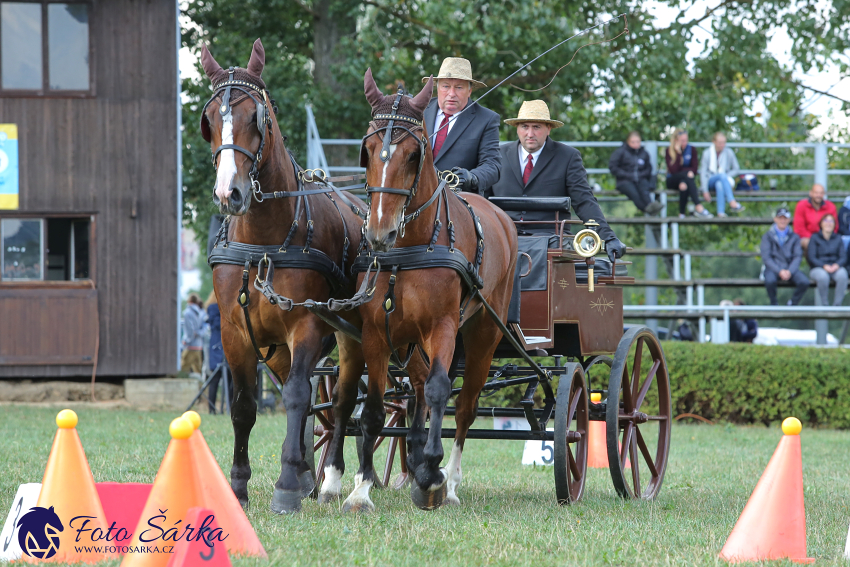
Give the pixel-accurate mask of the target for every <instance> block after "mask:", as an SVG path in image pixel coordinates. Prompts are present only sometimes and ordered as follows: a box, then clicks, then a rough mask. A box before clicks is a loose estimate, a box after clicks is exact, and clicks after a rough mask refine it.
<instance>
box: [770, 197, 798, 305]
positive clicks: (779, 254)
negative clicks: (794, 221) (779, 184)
mask: <svg viewBox="0 0 850 567" xmlns="http://www.w3.org/2000/svg"><path fill="white" fill-rule="evenodd" d="M790 222H791V212H790V211H789V210H788V209H786V208H785V207H780V208H779V209H778V210H777V211H776V215H775V216H774V217H773V226H771V227H770V230H768V231H767V232H766V233H765V235H764V236H762V238H761V260H762V263H764V286H765V287H766V288H767V296H768V298H769V299H770V304H771V305H778V302H777V299H776V288H777V286H778V284H779V282H780V281H783V282H787V281H790V282H792V283H793V284H794V286H795V289H794V295H792V296H791V299H790V300H789V301H788V305H798V304H799V303H800V300H801V299H802V298H803V295H804V294H805V293H806V290H807V289H809V278H808V276H806V274H804V273H803V272H801V271H800V263H801V262H802V261H803V247H802V245H801V244H800V237H799V236H798V235H797V233H795V232H794V231H793V230H791V227H790V226H788V225H789V223H790Z"/></svg>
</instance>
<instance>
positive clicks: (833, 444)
mask: <svg viewBox="0 0 850 567" xmlns="http://www.w3.org/2000/svg"><path fill="white" fill-rule="evenodd" d="M56 412H57V409H46V408H34V407H20V406H4V407H2V408H0V455H2V459H0V508H1V509H2V514H3V516H4V517H5V514H6V513H7V511H8V509H9V507H10V505H11V501H12V498H13V496H14V493H15V491H16V489H17V487H18V485H19V484H21V483H24V482H40V480H41V477H42V474H43V471H44V465H45V463H46V460H47V455H48V452H49V450H50V444H51V441H52V438H53V433H54V431H55V425H54V421H53V418H54V417H55V414H56ZM77 412H78V414H79V416H80V423H79V425H78V427H77V428H78V430H79V433H80V437H81V438H82V441H83V446H84V447H85V450H86V454H87V455H88V459H89V463H90V465H91V468H92V472H93V473H94V476H95V479H96V480H97V481H118V482H152V481H153V478H154V475H155V473H156V470H157V468H158V467H159V463H160V460H161V459H162V455H163V453H164V451H165V447H166V445H167V444H168V440H169V437H168V432H167V430H168V423H169V421H170V420H171V419H172V418H173V417H174V414H170V413H153V412H152V413H144V412H136V411H129V410H111V411H107V410H98V409H86V408H80V409H78V410H77ZM284 425H285V417H283V416H280V415H275V416H259V417H258V419H257V425H256V427H255V429H254V434H253V436H252V438H251V441H252V445H251V455H252V463H253V467H254V477H253V478H252V479H251V482H250V485H249V487H250V496H251V503H252V505H251V508H250V510H249V511H248V517H249V519H250V520H251V522H252V523H253V525H254V527H255V529H256V530H257V533H258V535H259V537H260V540H261V541H262V542H263V545H264V546H265V547H266V550H267V551H268V553H269V557H270V560H271V561H270V562H266V561H263V560H257V559H234V561H233V563H234V565H237V566H248V565H268V564H269V563H270V564H272V565H393V566H402V565H416V566H419V565H455V566H456V565H481V564H488V565H506V566H507V565H511V566H513V565H530V564H535V565H725V563H723V562H722V561H720V560H718V559H717V558H716V555H717V552H718V551H719V550H720V548H721V547H722V546H723V543H724V542H725V540H726V537H727V536H728V535H729V532H730V531H731V529H732V527H733V525H734V524H735V521H736V520H737V518H738V515H739V514H740V512H741V510H742V509H743V507H744V504H745V503H746V501H747V498H748V497H749V495H750V493H751V492H752V489H753V488H754V486H755V484H756V482H757V481H758V478H759V476H760V475H761V473H762V471H763V470H764V467H765V466H766V464H767V462H768V460H769V459H770V456H771V455H772V454H773V451H774V449H775V448H776V445H777V443H778V441H779V438H780V436H781V432H780V430H779V427H778V426H777V427H772V428H770V429H765V428H760V427H735V426H731V425H725V426H724V425H717V426H708V425H675V426H674V428H673V443H672V449H671V461H670V466H669V468H668V470H667V475H666V477H665V481H664V486H663V488H662V491H661V494H660V496H659V497H658V499H657V500H655V501H654V502H635V501H630V502H628V501H623V500H621V499H619V498H618V497H617V496H616V495H615V493H614V490H613V488H612V486H611V480H610V478H609V475H608V472H607V471H606V470H591V471H590V473H589V480H588V486H587V490H586V493H585V496H584V500H583V501H582V502H580V503H578V504H577V505H574V506H571V507H561V506H558V505H557V504H556V503H555V495H554V485H553V480H552V471H551V469H550V468H543V467H523V466H521V465H520V457H521V455H522V445H523V444H522V442H517V441H479V440H471V441H469V443H468V444H467V450H466V453H465V456H464V463H463V465H464V467H463V469H464V480H463V485H462V486H461V490H460V491H459V496H460V498H461V506H460V507H458V508H446V509H441V510H438V511H435V512H422V511H420V510H417V509H415V508H414V507H413V505H412V504H411V502H410V499H409V495H408V492H407V491H400V492H394V491H389V490H385V491H381V492H376V491H373V493H372V494H373V501H374V502H375V505H376V506H377V512H376V513H374V514H372V515H370V516H365V517H357V516H349V515H343V514H342V513H341V511H340V509H339V508H338V507H336V506H334V507H320V506H319V505H318V504H316V503H315V502H314V501H305V503H304V509H303V511H302V512H301V513H300V514H298V515H296V516H294V517H280V516H276V515H274V514H272V513H271V512H269V509H268V505H269V501H270V498H271V493H272V485H273V483H274V481H275V480H276V479H277V476H278V474H279V468H280V465H279V457H280V443H281V442H282V440H283V432H284ZM477 425H479V426H489V425H490V422H489V420H484V419H482V420H481V421H480V422H479V423H478V424H477ZM202 427H203V431H204V435H205V437H206V439H207V440H208V442H209V444H210V447H211V449H212V451H213V453H214V454H215V456H216V458H217V459H218V462H219V463H220V464H221V465H223V468H225V469H226V470H229V468H230V459H231V454H232V432H231V427H230V422H229V420H228V419H226V418H223V417H220V416H209V417H208V416H204V423H203V426H202ZM802 443H803V474H804V483H805V498H806V512H807V518H806V519H807V526H808V552H809V556H810V557H816V558H817V559H818V562H817V564H818V565H845V564H846V563H845V561H844V560H843V559H841V555H842V553H843V549H844V543H845V538H846V535H847V528H848V522H850V510H848V503H850V497H848V495H850V473H848V465H847V455H848V454H850V432H846V431H830V430H812V429H804V430H803V434H802ZM446 447H447V448H448V443H447V445H446ZM348 449H349V456H348V458H347V463H348V470H347V472H346V476H345V478H344V483H345V484H344V486H345V489H346V490H350V489H351V488H352V476H353V473H354V471H356V466H357V465H356V457H355V456H354V443H353V442H351V443H348ZM381 456H383V453H382V452H381ZM784 563H786V562H779V563H775V564H779V565H781V564H784ZM105 564H108V565H117V564H118V562H117V561H113V562H111V563H105ZM787 564H788V565H791V563H787Z"/></svg>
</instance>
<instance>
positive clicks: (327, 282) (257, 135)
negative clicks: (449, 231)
mask: <svg viewBox="0 0 850 567" xmlns="http://www.w3.org/2000/svg"><path fill="white" fill-rule="evenodd" d="M201 62H202V65H203V68H204V71H205V72H206V74H207V77H209V79H210V81H211V82H212V85H213V91H214V92H213V96H212V98H211V99H210V101H209V102H208V103H207V105H206V106H205V108H204V111H203V114H202V117H201V130H202V133H203V135H204V138H205V139H206V141H208V142H210V144H211V149H212V154H213V164H214V166H215V167H216V170H217V173H216V184H215V191H214V196H213V202H214V203H215V205H217V206H218V207H219V210H220V211H221V213H222V214H228V215H230V216H229V217H228V218H227V219H226V221H225V223H224V225H223V227H222V230H221V231H220V233H219V237H218V238H217V240H216V245H215V248H214V249H213V251H212V253H211V255H210V265H211V266H212V267H213V283H214V286H215V294H216V298H217V299H218V303H219V306H220V308H221V338H222V345H223V347H224V354H225V356H226V358H227V361H228V363H229V364H230V368H231V370H232V375H233V396H234V400H233V405H232V411H231V420H232V422H233V433H234V449H233V467H232V468H231V471H230V482H231V487H232V488H233V492H234V493H235V495H236V497H237V498H238V500H239V502H240V504H242V506H243V507H246V506H247V505H248V500H249V499H248V480H249V479H250V477H251V465H250V461H249V458H248V440H249V437H250V435H251V429H252V427H253V425H254V422H255V421H256V415H257V401H256V400H255V395H254V391H255V388H256V380H257V363H258V361H259V362H263V361H264V360H265V361H266V363H267V364H268V366H269V367H270V368H271V369H272V371H273V372H275V373H276V374H277V376H279V377H281V378H282V380H283V381H284V384H283V403H284V407H285V409H286V416H287V419H286V438H285V441H284V443H283V447H282V449H281V456H280V462H281V471H280V477H279V478H278V480H277V482H275V485H274V493H273V497H272V502H271V509H272V511H273V512H275V513H278V514H283V513H289V512H296V511H298V510H300V508H301V499H302V498H303V497H305V496H307V495H308V494H310V492H312V490H313V488H314V487H315V481H314V480H313V475H312V472H311V470H310V466H309V465H308V463H307V462H306V460H305V446H304V442H303V431H304V427H305V423H306V420H307V416H308V413H309V410H310V408H311V404H312V400H311V399H310V397H311V396H310V395H311V387H310V376H311V373H312V370H313V368H314V367H315V366H316V363H317V362H318V361H319V359H320V357H321V356H323V355H324V354H326V351H328V350H330V348H332V346H333V341H332V340H328V339H329V338H330V339H332V336H331V335H332V333H333V331H334V329H333V328H332V327H330V326H329V325H327V324H326V323H324V322H323V321H322V320H320V319H319V318H318V317H316V316H315V315H313V314H311V313H310V312H309V311H307V310H306V309H305V308H304V307H301V306H298V305H297V304H299V303H303V302H305V301H307V300H308V299H312V300H316V301H327V300H328V299H329V298H332V297H345V298H347V297H350V296H351V295H352V294H353V293H354V285H353V282H352V281H349V278H346V277H345V274H347V273H349V268H350V264H351V259H352V257H353V256H354V249H353V248H354V246H356V244H357V243H358V242H359V241H360V236H361V235H360V229H361V226H362V221H361V220H360V218H359V217H358V216H357V214H355V212H353V209H357V208H358V207H357V205H358V204H359V205H360V206H363V203H362V202H360V201H358V200H357V199H356V198H355V197H353V196H351V195H342V194H341V193H340V192H339V191H336V190H334V191H332V190H330V189H329V188H328V186H327V185H317V184H314V183H310V182H309V181H311V179H312V174H310V173H309V172H307V173H306V174H305V172H304V171H302V170H301V169H300V168H299V167H298V165H297V164H296V163H295V160H294V158H293V157H292V156H291V154H290V153H289V152H288V150H287V149H286V147H285V145H284V140H285V139H284V138H283V136H282V135H281V131H280V127H279V125H278V122H277V119H276V118H275V115H274V112H270V108H271V109H273V108H274V103H273V101H271V99H270V97H269V94H268V91H267V90H266V86H265V83H264V82H263V80H262V72H263V67H264V65H265V51H264V49H263V46H262V43H261V42H260V40H259V39H258V40H257V41H256V42H255V43H254V47H253V50H252V53H251V58H250V61H249V63H248V66H247V67H246V68H244V69H243V68H238V67H231V68H229V69H227V70H225V69H222V67H221V66H220V65H219V64H218V63H217V62H216V61H215V59H214V58H213V57H212V55H211V54H210V52H209V50H208V49H207V48H206V46H204V47H203V49H202V55H201ZM252 200H254V201H257V203H256V204H252ZM339 201H342V202H339ZM275 268H278V269H275ZM249 282H253V284H254V288H255V290H260V291H262V293H257V292H256V291H255V292H254V293H251V289H249ZM343 315H344V316H345V317H347V318H348V319H349V320H350V321H351V322H352V324H354V325H356V326H359V321H358V320H357V317H358V316H357V313H356V312H351V313H348V314H343ZM337 340H338V341H339V346H340V351H341V353H342V355H343V356H344V361H343V362H342V365H341V370H340V372H341V375H342V376H345V377H346V381H347V382H351V381H353V380H356V379H359V378H360V376H361V375H362V372H363V358H362V354H360V353H361V350H360V345H359V344H357V342H356V341H354V340H353V339H351V338H349V337H347V336H345V335H343V334H341V333H338V336H337ZM323 346H324V349H323ZM260 349H268V350H267V351H266V354H265V355H264V356H263V355H262V353H261V351H260ZM323 350H324V351H325V352H323Z"/></svg>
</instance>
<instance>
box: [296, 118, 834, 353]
mask: <svg viewBox="0 0 850 567" xmlns="http://www.w3.org/2000/svg"><path fill="white" fill-rule="evenodd" d="M306 111H307V167H308V168H321V169H323V170H324V171H325V172H327V173H328V174H329V175H333V174H335V173H342V172H363V171H364V169H363V168H361V167H355V166H348V165H337V166H335V165H329V164H328V160H327V158H326V156H325V151H324V147H325V146H359V145H360V143H361V140H360V139H359V138H356V139H325V138H322V137H321V136H320V135H319V130H318V128H317V126H316V120H315V117H314V116H313V111H312V108H311V106H310V105H307V106H306ZM503 143H505V142H503ZM564 143H566V144H568V145H570V146H573V147H577V148H612V150H613V149H614V148H618V147H619V146H620V145H622V142H614V141H612V142H589V141H567V142H564ZM691 144H692V145H693V146H695V147H697V148H705V147H708V146H709V145H710V142H691ZM643 145H644V147H645V149H646V150H647V152H648V153H649V156H650V160H651V162H652V166H653V170H654V171H657V172H659V174H663V173H664V171H663V169H662V170H659V168H658V157H659V150H661V149H663V148H666V147H667V146H668V143H667V142H658V141H652V140H647V141H644V142H643ZM727 145H728V146H729V147H730V148H733V149H735V148H761V149H785V150H792V149H793V150H795V151H800V150H803V151H813V152H814V161H813V165H814V167H813V168H812V169H747V168H744V169H742V171H741V172H742V173H753V174H755V175H769V176H812V178H813V182H814V183H820V184H821V185H823V186H824V187H826V188H827V189H828V188H829V177H830V176H848V175H850V169H830V167H829V159H828V158H829V150H830V149H833V150H834V149H850V144H827V143H816V142H794V143H750V142H730V143H728V144H727ZM587 172H588V174H589V175H609V174H610V173H609V171H608V169H607V168H587ZM671 194H672V192H671ZM659 195H660V199H661V201H662V203H664V204H665V205H666V204H667V195H668V192H667V191H662V192H660V193H659ZM804 195H805V194H804V193H802V192H799V191H796V192H789V191H760V192H758V193H756V194H747V195H736V198H738V199H739V200H741V201H762V202H781V201H786V200H788V199H791V198H801V197H802V196H804ZM844 196H845V195H843V194H842V195H840V196H839V195H834V194H830V198H831V199H833V200H834V199H835V198H836V197H841V198H843V197H844ZM597 198H598V199H599V200H600V201H601V202H611V201H624V200H626V197H624V196H620V195H619V194H618V193H615V192H611V191H604V192H599V193H597ZM665 210H666V207H665ZM607 220H608V222H609V224H621V225H627V224H639V225H643V226H644V235H645V239H646V247H645V248H642V249H636V250H634V251H632V252H631V253H632V254H633V255H636V256H642V257H644V258H645V269H644V279H642V280H638V281H637V282H636V283H637V285H640V286H643V287H644V288H645V304H644V305H626V306H625V311H626V317H627V318H630V319H645V320H646V322H647V324H648V325H649V326H650V327H653V328H656V329H657V327H658V320H659V319H668V320H669V319H682V318H684V319H695V320H697V321H698V325H699V337H698V339H699V340H700V342H703V341H705V340H706V327H707V323H708V326H709V327H710V329H711V330H712V331H713V332H712V333H711V335H710V336H711V340H712V342H728V333H725V334H724V331H723V330H722V329H728V320H729V317H730V313H732V316H736V314H739V315H741V316H743V314H744V313H745V312H752V313H755V314H757V315H758V317H759V318H764V319H816V322H815V328H816V330H817V342H818V344H826V336H827V320H828V319H844V320H845V321H848V320H850V307H839V308H832V309H831V310H830V312H829V313H825V312H824V311H823V310H822V309H820V308H817V307H816V308H811V307H786V306H779V307H776V306H773V307H759V306H746V307H744V306H739V307H734V308H733V307H726V308H724V307H719V306H713V305H706V304H705V301H704V297H705V288H706V287H729V288H739V287H753V286H762V285H764V284H763V282H761V281H760V280H758V279H721V278H701V279H700V278H693V277H692V270H691V262H692V258H693V257H697V256H715V257H719V256H730V257H733V256H734V257H758V253H757V252H755V251H754V252H719V251H687V250H682V249H681V248H680V247H679V231H680V228H681V227H686V226H690V225H703V226H704V225H706V224H712V225H749V226H752V225H764V226H765V227H767V226H769V225H770V224H771V223H772V222H773V219H770V218H761V217H727V218H713V219H701V218H691V217H688V218H684V219H680V218H678V217H667V216H661V217H652V216H644V217H632V218H617V217H609V218H608V219H607ZM659 257H662V258H664V257H669V258H671V259H672V279H666V280H664V279H659V278H658V265H657V259H658V258H659ZM659 287H674V288H675V287H679V288H684V289H685V304H684V305H675V306H671V305H659V304H658V288H659ZM695 300H696V301H695ZM815 301H816V305H817V304H819V296H818V294H817V293H815ZM721 320H722V321H723V322H725V324H726V326H725V327H724V326H723V325H722V324H721ZM846 331H847V324H846V323H845V328H844V331H843V332H842V335H846ZM842 341H843V337H842Z"/></svg>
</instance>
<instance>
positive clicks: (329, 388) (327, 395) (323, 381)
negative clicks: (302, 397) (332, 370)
mask: <svg viewBox="0 0 850 567" xmlns="http://www.w3.org/2000/svg"><path fill="white" fill-rule="evenodd" d="M311 383H312V384H313V399H314V400H315V403H316V404H317V405H318V404H325V403H328V402H330V401H331V400H332V397H333V391H334V386H336V376H333V375H317V376H313V378H312V379H311ZM333 413H334V412H333V408H327V409H323V410H319V411H315V412H313V413H312V414H311V415H310V416H309V417H308V419H307V427H305V431H304V443H305V445H307V450H308V451H310V450H311V449H312V451H313V458H309V459H307V462H308V463H311V462H314V460H315V452H316V451H319V450H321V452H320V453H319V462H318V463H317V465H316V469H315V470H314V471H313V472H314V473H315V476H316V489H317V490H318V489H319V488H320V487H321V486H322V481H323V480H324V479H325V461H326V460H327V458H328V452H329V451H330V444H331V438H332V437H333V434H334V417H333Z"/></svg>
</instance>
